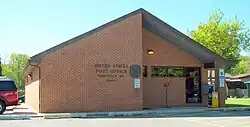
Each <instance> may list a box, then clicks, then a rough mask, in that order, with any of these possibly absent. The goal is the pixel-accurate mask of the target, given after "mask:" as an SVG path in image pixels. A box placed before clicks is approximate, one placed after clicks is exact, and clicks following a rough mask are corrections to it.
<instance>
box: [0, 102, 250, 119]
mask: <svg viewBox="0 0 250 127" xmlns="http://www.w3.org/2000/svg"><path fill="white" fill-rule="evenodd" d="M23 107H25V105H23ZM14 108H15V107H13V109H14ZM19 108H20V107H19ZM211 111H222V112H231V111H250V107H230V108H207V107H178V108H156V109H148V110H142V111H124V112H79V113H36V112H34V111H33V110H31V109H29V108H26V110H23V112H21V111H20V112H18V113H17V112H16V113H15V112H14V113H13V114H8V113H6V114H4V115H0V120H7V119H9V120H15V119H18V120H20V119H26V120H27V119H32V118H37V117H39V118H43V119H63V118H116V117H121V116H122V117H130V116H133V117H142V116H147V115H150V116H151V115H152V116H154V115H165V116H168V115H173V114H189V113H203V112H211Z"/></svg>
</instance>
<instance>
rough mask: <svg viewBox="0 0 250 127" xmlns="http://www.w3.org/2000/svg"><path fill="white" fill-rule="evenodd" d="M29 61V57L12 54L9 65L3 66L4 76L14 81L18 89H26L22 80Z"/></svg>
mask: <svg viewBox="0 0 250 127" xmlns="http://www.w3.org/2000/svg"><path fill="white" fill-rule="evenodd" d="M28 60H29V56H27V55H25V54H17V53H12V54H11V55H10V58H9V61H8V64H6V65H4V66H3V73H4V75H5V76H7V77H9V78H11V79H13V80H14V81H15V83H16V85H17V88H18V89H23V88H24V80H23V78H22V72H23V70H24V68H25V66H26V63H27V61H28Z"/></svg>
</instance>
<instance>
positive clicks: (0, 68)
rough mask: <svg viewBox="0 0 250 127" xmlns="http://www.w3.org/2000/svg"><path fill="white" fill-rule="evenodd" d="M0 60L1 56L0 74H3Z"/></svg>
mask: <svg viewBox="0 0 250 127" xmlns="http://www.w3.org/2000/svg"><path fill="white" fill-rule="evenodd" d="M2 70H3V69H2V62H1V57H0V76H3V71H2Z"/></svg>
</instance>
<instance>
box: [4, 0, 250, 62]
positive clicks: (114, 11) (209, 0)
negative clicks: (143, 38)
mask: <svg viewBox="0 0 250 127" xmlns="http://www.w3.org/2000/svg"><path fill="white" fill-rule="evenodd" d="M249 5H250V1H249V0H240V1H236V0H219V1H218V0H206V1H205V0H203V1H201V0H185V1H184V0H105V1H104V0H98V1H97V0H67V1H66V0H42V1H35V0H5V1H4V0H2V1H0V47H1V48H0V55H1V56H2V57H3V59H4V60H6V58H7V57H8V56H9V54H10V53H11V52H17V53H25V54H27V55H29V56H33V55H35V54H37V53H39V52H41V51H43V50H46V49H48V48H50V47H52V46H55V45H57V44H59V43H62V42H64V41H66V40H68V39H71V38H73V37H75V36H77V35H79V34H82V33H84V32H87V31H89V30H91V29H93V28H95V27H98V26H100V25H102V24H104V23H106V22H109V21H110V20H113V19H115V18H118V17H120V16H122V15H124V14H126V13H129V12H131V11H134V10H136V9H138V8H144V9H146V10H147V11H149V12H150V13H152V14H154V15H155V16H157V17H159V18H160V19H162V20H164V21H165V22H167V23H168V24H170V25H172V26H173V27H175V28H177V29H178V30H180V31H181V32H183V33H185V34H186V33H187V29H190V30H191V29H194V28H196V27H197V25H198V24H199V23H200V22H204V21H206V20H207V19H208V15H209V14H210V13H211V11H212V10H214V9H218V8H219V9H221V11H223V12H224V14H225V17H226V18H232V17H233V16H234V15H237V17H238V19H240V20H244V21H245V23H246V25H247V27H249V28H250V16H249V14H248V13H249V12H250V8H249V7H248V6H249ZM242 54H243V55H246V54H250V53H245V52H243V53H242Z"/></svg>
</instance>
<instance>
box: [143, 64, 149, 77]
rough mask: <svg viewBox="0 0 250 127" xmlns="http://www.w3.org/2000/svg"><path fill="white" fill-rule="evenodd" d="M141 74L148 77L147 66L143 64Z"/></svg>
mask: <svg viewBox="0 0 250 127" xmlns="http://www.w3.org/2000/svg"><path fill="white" fill-rule="evenodd" d="M143 76H144V77H148V67H147V66H143Z"/></svg>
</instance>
